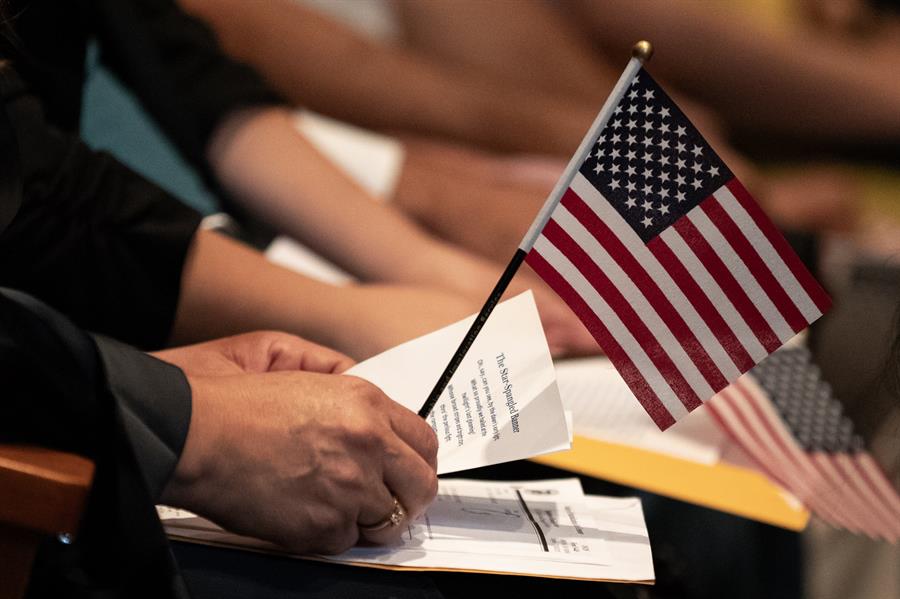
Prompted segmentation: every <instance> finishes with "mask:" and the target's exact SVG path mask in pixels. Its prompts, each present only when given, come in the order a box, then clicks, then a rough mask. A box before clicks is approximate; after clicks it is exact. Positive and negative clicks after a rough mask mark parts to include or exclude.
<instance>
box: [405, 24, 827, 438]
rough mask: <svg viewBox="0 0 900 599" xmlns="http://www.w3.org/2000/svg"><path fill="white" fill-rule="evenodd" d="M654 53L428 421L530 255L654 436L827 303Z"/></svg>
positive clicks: (527, 250)
mask: <svg viewBox="0 0 900 599" xmlns="http://www.w3.org/2000/svg"><path fill="white" fill-rule="evenodd" d="M651 52H652V48H650V46H649V44H648V43H647V42H639V43H638V44H637V45H636V46H635V50H634V51H633V58H632V59H631V60H630V61H629V63H628V65H627V67H626V69H625V72H624V73H623V74H622V76H621V77H620V79H619V81H618V83H617V84H616V86H615V88H614V89H613V92H612V94H611V95H610V97H609V98H608V99H607V101H606V103H605V104H604V106H603V108H602V109H601V111H600V114H598V116H597V118H596V120H595V121H594V123H593V125H592V126H591V128H590V130H589V131H588V134H587V135H586V136H585V138H584V140H583V141H582V142H581V145H580V146H579V148H578V150H577V151H576V153H575V155H574V156H573V157H572V159H571V161H570V162H569V165H568V167H567V168H566V170H565V172H564V173H563V175H562V176H561V177H560V179H559V181H558V182H557V184H556V186H555V187H554V189H553V191H552V192H551V193H550V196H549V197H548V198H547V201H546V202H545V204H544V207H543V208H542V209H541V212H540V213H539V214H538V217H537V218H536V219H535V221H534V223H533V224H532V226H531V228H530V230H529V231H528V233H527V234H526V235H525V238H524V239H523V240H522V243H521V244H520V245H519V249H518V251H517V252H516V255H515V256H514V257H513V260H512V262H511V263H510V265H509V266H508V267H507V271H506V272H505V273H504V277H503V279H501V282H500V283H498V285H497V287H495V289H494V292H493V293H492V294H491V298H489V300H488V302H487V303H486V304H485V307H484V308H483V309H482V312H481V313H480V314H479V316H478V318H477V319H476V321H475V323H474V324H473V326H472V329H470V331H469V334H468V335H467V336H466V339H464V341H463V344H462V345H461V346H460V349H459V350H458V351H457V353H456V354H455V355H454V359H453V360H451V363H450V365H449V366H448V369H447V370H446V371H445V373H444V375H446V376H442V377H441V379H440V380H439V381H438V385H436V386H435V389H434V390H433V391H432V394H431V395H430V396H429V400H428V401H427V402H426V404H425V406H424V407H423V409H422V412H424V414H422V415H423V416H425V415H427V413H428V412H429V411H430V410H431V407H432V406H433V403H434V401H436V400H437V397H438V396H439V395H440V393H441V392H442V391H443V388H444V387H445V386H446V384H447V381H449V379H450V376H452V374H453V371H455V366H454V362H455V364H456V365H458V364H459V362H460V361H461V360H462V358H463V356H464V355H465V352H466V351H467V350H468V346H470V345H471V341H472V340H474V337H475V336H476V335H477V334H478V331H479V330H480V325H481V324H483V322H484V320H486V319H487V315H489V314H490V310H491V309H493V305H496V303H497V301H498V300H499V297H500V295H502V293H503V291H504V289H505V287H506V286H505V284H501V283H503V281H504V280H505V281H506V282H507V283H508V281H509V279H511V278H512V275H513V274H514V273H515V270H516V269H517V268H518V266H519V264H520V263H521V261H522V260H523V259H524V261H526V262H527V263H528V264H529V265H530V266H531V267H532V269H534V270H535V271H536V272H537V273H538V275H540V276H541V278H543V279H544V280H545V281H546V282H547V283H548V284H549V285H550V287H551V288H553V289H554V291H556V292H557V293H558V294H559V295H560V296H561V297H562V298H563V300H565V301H566V303H567V304H568V305H569V307H571V308H572V310H573V311H574V312H575V313H576V314H577V315H578V317H579V318H580V319H581V321H582V323H584V325H585V326H586V327H587V329H588V330H589V331H590V332H591V334H592V335H593V336H594V338H595V339H596V340H597V343H598V344H599V345H600V347H601V348H602V349H603V351H604V352H605V353H606V355H607V356H608V357H609V358H610V360H611V361H612V363H613V364H614V365H615V366H616V368H617V369H618V371H619V373H620V374H621V375H622V377H623V378H624V379H625V381H626V383H628V386H629V387H630V388H631V390H632V391H633V392H634V394H635V396H636V397H637V398H638V400H639V401H640V403H641V405H643V407H644V409H645V410H647V413H648V414H650V416H651V418H653V420H654V422H656V424H657V425H658V426H659V427H660V429H666V428H668V427H669V426H671V425H672V424H673V423H674V422H675V421H676V420H678V419H679V418H680V417H682V416H684V415H685V414H687V413H688V412H690V411H691V410H693V409H695V408H696V407H698V406H700V405H702V404H703V402H705V401H707V400H708V399H710V398H711V397H712V396H713V395H715V394H716V393H717V392H718V391H720V390H721V389H723V388H724V387H725V386H726V385H728V384H729V383H730V382H732V381H734V380H736V379H737V378H738V377H739V376H740V375H741V374H742V373H744V372H746V371H747V370H749V369H750V368H752V367H753V366H754V365H755V364H757V363H758V362H760V361H761V360H762V359H763V358H765V357H766V356H768V355H769V354H770V353H772V352H773V351H775V350H776V349H778V348H779V347H780V346H781V345H782V344H783V343H784V342H785V341H787V340H788V339H790V338H791V337H793V336H794V335H795V334H796V333H797V332H799V331H801V330H802V329H804V328H805V327H806V326H808V325H809V324H810V323H811V322H813V321H814V320H816V319H817V318H818V317H819V316H821V315H822V314H823V313H824V312H825V311H826V310H827V309H828V307H829V306H830V299H829V298H828V296H827V295H826V294H825V292H824V291H823V290H822V288H821V287H820V286H819V285H818V283H817V282H816V281H815V280H814V279H813V278H812V276H811V275H810V274H809V272H808V271H807V270H806V268H805V267H804V266H803V264H802V263H801V262H800V260H799V258H797V256H796V254H794V252H793V251H792V250H791V248H790V247H789V246H788V244H787V242H786V241H785V239H784V237H782V236H781V234H780V233H779V232H778V231H777V229H776V228H775V226H774V225H773V224H772V223H771V222H770V221H769V219H768V218H767V217H766V216H765V214H763V212H762V210H761V209H760V208H759V206H757V205H756V203H755V202H754V200H753V199H752V198H751V197H750V195H749V193H747V191H746V190H745V189H744V187H743V186H742V185H741V184H740V182H739V181H738V180H737V179H736V178H735V177H734V175H733V174H732V173H731V171H730V170H729V169H728V167H727V166H726V165H725V163H724V162H723V161H722V160H721V159H720V158H719V157H718V156H717V155H716V154H715V152H714V151H713V150H712V148H711V147H710V146H709V144H708V143H707V142H706V140H705V139H703V137H702V136H701V135H700V133H699V132H698V131H697V130H696V128H695V127H694V126H693V125H692V124H691V122H690V121H689V120H688V119H687V117H686V116H685V115H684V113H683V112H682V111H681V110H680V109H679V108H678V107H677V106H676V104H675V103H674V102H673V101H672V99H671V98H669V96H668V95H667V94H666V93H665V92H664V91H663V90H662V88H661V87H660V86H659V84H657V83H656V82H655V81H654V80H653V79H652V77H650V75H649V74H648V73H647V72H646V71H645V70H644V68H643V61H644V60H646V59H647V58H648V57H649V56H650V54H651ZM479 323H480V324H479ZM451 367H452V368H451ZM448 373H449V374H448ZM422 412H420V414H421V413H422Z"/></svg>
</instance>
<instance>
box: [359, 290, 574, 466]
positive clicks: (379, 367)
mask: <svg viewBox="0 0 900 599" xmlns="http://www.w3.org/2000/svg"><path fill="white" fill-rule="evenodd" d="M474 318H475V317H474V316H472V317H469V318H467V319H466V320H463V321H460V322H458V323H456V324H453V325H450V326H448V327H445V328H443V329H440V330H438V331H435V332H433V333H429V334H428V335H425V336H423V337H419V338H417V339H413V340H412V341H408V342H406V343H403V344H401V345H398V346H397V347H394V348H392V349H389V350H388V351H386V352H383V353H381V354H379V355H377V356H375V357H373V358H370V359H368V360H366V361H365V362H361V363H360V364H357V365H356V366H354V367H353V368H351V369H350V370H349V371H347V374H352V375H355V376H359V377H361V378H364V379H366V380H368V381H370V382H372V383H374V384H376V385H378V387H380V388H381V390H382V391H384V392H385V393H386V394H387V395H388V396H389V397H391V398H392V399H393V400H394V401H397V402H398V403H400V404H402V405H403V406H405V407H407V408H409V409H410V410H412V411H414V412H418V410H419V408H420V407H421V406H422V404H424V403H425V399H426V398H427V397H428V394H429V393H430V392H431V389H432V388H433V387H434V384H435V382H437V380H438V377H439V376H440V375H441V373H442V372H443V370H444V368H445V367H446V365H447V362H449V360H450V357H451V356H452V355H453V353H454V352H455V351H456V348H457V346H458V345H459V343H460V341H461V340H462V338H463V337H464V336H465V334H466V331H467V330H468V328H469V326H470V325H471V323H472V321H473V320H474ZM428 422H429V424H431V427H432V428H433V429H434V430H435V432H436V433H437V436H438V440H439V442H440V448H439V450H438V473H439V474H443V473H447V472H456V471H459V470H466V469H469V468H477V467H480V466H487V465H490V464H498V463H501V462H508V461H512V460H518V459H523V458H529V457H532V456H535V455H540V454H543V453H550V452H553V451H561V450H564V449H569V448H570V447H571V440H570V435H569V427H568V425H567V422H566V415H565V411H564V410H563V405H562V401H561V400H560V397H559V390H558V389H557V387H556V374H555V371H554V368H553V362H552V360H551V358H550V350H549V349H548V348H547V340H546V338H545V337H544V332H543V328H542V327H541V321H540V318H539V317H538V313H537V307H536V306H535V304H534V298H533V296H532V294H531V292H530V291H528V292H525V293H522V294H520V295H518V296H516V297H514V298H512V299H509V300H507V301H505V302H502V303H501V304H499V305H498V306H497V307H496V308H495V309H494V312H493V314H491V317H490V318H488V320H487V322H486V323H485V325H484V328H483V329H482V331H481V333H480V334H479V335H478V337H476V339H475V342H474V343H473V344H472V347H471V349H470V350H469V353H468V354H467V355H466V357H465V359H464V360H463V362H462V364H461V365H460V367H459V369H458V370H457V371H456V374H455V375H454V376H453V378H452V379H451V381H450V384H449V385H448V386H447V388H446V389H445V390H444V393H443V394H442V395H441V397H440V399H439V400H438V402H437V404H436V405H435V406H434V409H433V410H432V412H431V415H430V417H429V418H428Z"/></svg>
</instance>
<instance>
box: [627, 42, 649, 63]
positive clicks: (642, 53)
mask: <svg viewBox="0 0 900 599" xmlns="http://www.w3.org/2000/svg"><path fill="white" fill-rule="evenodd" d="M631 55H632V56H634V57H635V58H637V59H638V60H640V61H641V62H647V61H648V60H650V57H651V56H653V44H651V43H650V42H648V41H647V40H641V41H639V42H638V43H636V44H635V45H634V46H632V47H631Z"/></svg>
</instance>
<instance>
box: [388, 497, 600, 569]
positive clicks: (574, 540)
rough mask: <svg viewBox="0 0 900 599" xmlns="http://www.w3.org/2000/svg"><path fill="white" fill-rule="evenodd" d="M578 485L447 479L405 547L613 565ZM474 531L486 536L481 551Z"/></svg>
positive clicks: (479, 536) (405, 541)
mask: <svg viewBox="0 0 900 599" xmlns="http://www.w3.org/2000/svg"><path fill="white" fill-rule="evenodd" d="M573 481H574V484H575V485H576V486H577V489H576V490H572V489H566V488H560V487H558V486H557V485H555V484H549V483H540V484H533V483H490V482H485V481H465V480H442V481H441V485H440V492H439V494H438V496H437V498H436V499H435V501H434V503H432V504H431V507H429V508H428V511H427V512H426V513H425V515H424V516H423V517H422V518H420V519H419V520H418V521H416V522H415V524H414V525H413V526H412V527H410V534H409V537H408V540H406V539H405V540H404V546H409V547H410V548H415V547H416V545H420V546H422V547H423V548H426V549H427V550H428V551H431V552H434V551H436V552H451V553H465V552H472V551H476V552H481V553H485V554H486V555H490V556H501V555H503V556H539V557H540V558H541V559H545V560H557V561H570V562H578V563H600V564H606V563H609V562H608V554H607V551H606V547H605V545H604V543H603V539H602V538H601V537H600V536H598V535H597V534H595V533H596V526H595V524H594V517H593V515H592V514H591V512H590V510H589V509H588V508H587V507H586V506H585V505H584V495H583V493H581V487H580V485H578V482H577V479H573ZM570 482H571V481H570ZM473 531H480V532H481V534H480V535H477V537H476V538H478V540H479V544H478V545H477V546H474V545H473V543H472V541H473ZM400 550H401V551H402V549H400Z"/></svg>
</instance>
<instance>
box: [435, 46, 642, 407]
mask: <svg viewBox="0 0 900 599" xmlns="http://www.w3.org/2000/svg"><path fill="white" fill-rule="evenodd" d="M651 56H653V45H652V44H651V43H650V42H648V41H639V42H638V43H636V44H635V45H634V46H633V47H632V49H631V60H629V61H628V64H627V65H626V66H625V70H624V71H623V72H622V76H621V77H619V80H618V81H617V82H616V85H615V87H613V90H612V93H610V95H609V97H608V98H607V99H606V102H605V103H604V104H603V108H601V109H600V112H599V113H598V114H597V118H595V119H594V122H593V123H592V124H591V127H590V129H588V132H587V134H586V135H585V136H584V139H582V140H581V144H580V145H579V146H578V149H577V150H576V151H575V154H573V155H572V158H571V160H569V164H568V165H567V166H566V169H565V170H564V171H563V174H562V175H560V177H559V180H557V182H556V185H555V186H554V187H553V191H551V192H550V195H548V196H547V201H545V202H544V205H543V207H542V208H541V210H540V212H538V215H537V217H536V218H535V219H534V222H533V223H531V227H530V228H529V229H528V232H527V233H525V237H523V238H522V242H521V243H520V244H519V247H518V248H517V249H516V253H515V254H513V257H512V260H510V261H509V264H508V265H507V266H506V268H505V269H504V271H503V274H502V275H500V280H498V281H497V284H496V285H494V289H493V291H491V294H490V295H489V296H488V299H487V301H486V302H485V303H484V306H482V308H481V311H480V312H479V313H478V316H476V317H475V321H474V322H473V323H472V325H471V326H470V327H469V330H468V332H466V336H465V337H463V340H462V342H461V343H460V344H459V347H458V348H457V350H456V352H454V354H453V357H452V358H450V363H449V364H447V367H446V368H445V369H444V372H443V373H442V374H441V376H440V377H439V378H438V380H437V383H435V385H434V388H433V389H432V390H431V393H429V394H428V399H426V400H425V403H424V404H423V405H422V408H421V409H420V410H419V416H421V417H422V418H428V415H429V414H431V410H432V409H433V408H434V404H436V403H437V400H438V398H439V397H440V396H441V393H443V392H444V389H445V388H446V387H447V385H448V384H449V383H450V379H451V378H453V375H454V374H455V373H456V369H457V368H459V365H460V364H461V363H462V361H463V358H465V357H466V354H467V353H468V352H469V349H470V348H471V347H472V344H473V343H474V342H475V338H476V337H477V336H478V333H480V332H481V329H482V327H484V323H485V322H486V321H487V319H488V317H489V316H490V315H491V312H493V311H494V308H495V307H496V306H497V304H498V303H499V302H500V297H501V296H502V295H503V293H504V292H505V291H506V288H507V287H508V286H509V283H510V281H512V278H513V277H514V276H515V274H516V272H517V271H518V270H519V267H520V266H521V265H522V262H523V261H524V260H525V256H526V255H527V254H528V252H529V251H531V248H532V247H533V246H534V242H535V241H536V240H537V238H538V236H539V235H540V234H541V231H542V230H543V228H544V225H546V224H547V221H549V220H550V215H551V214H552V213H553V210H554V209H555V208H556V206H557V204H559V201H560V200H561V199H562V196H563V194H564V193H565V191H566V189H568V188H569V185H571V183H572V179H573V178H574V177H575V173H577V172H578V169H579V168H581V165H582V164H583V163H584V161H585V159H586V158H587V156H588V153H590V151H591V148H593V147H594V143H596V141H597V137H599V135H600V132H601V131H603V128H604V127H606V123H608V122H609V119H610V117H611V116H612V113H613V109H614V107H615V106H616V105H617V104H618V103H619V101H620V100H621V99H622V96H623V95H625V90H627V89H628V86H629V85H631V81H632V79H634V76H635V75H636V74H637V72H638V71H639V70H640V69H641V67H642V66H643V64H644V63H645V62H646V61H648V60H650V57H651Z"/></svg>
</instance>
